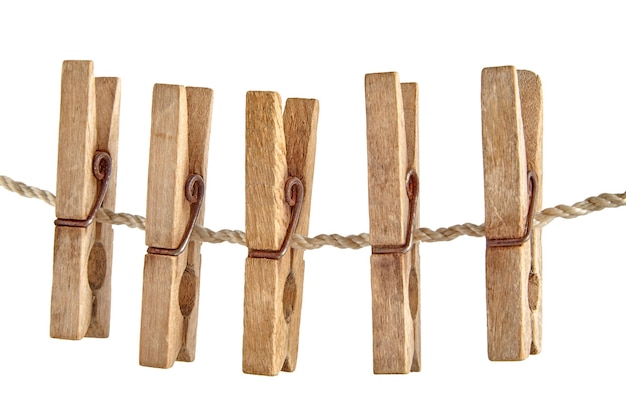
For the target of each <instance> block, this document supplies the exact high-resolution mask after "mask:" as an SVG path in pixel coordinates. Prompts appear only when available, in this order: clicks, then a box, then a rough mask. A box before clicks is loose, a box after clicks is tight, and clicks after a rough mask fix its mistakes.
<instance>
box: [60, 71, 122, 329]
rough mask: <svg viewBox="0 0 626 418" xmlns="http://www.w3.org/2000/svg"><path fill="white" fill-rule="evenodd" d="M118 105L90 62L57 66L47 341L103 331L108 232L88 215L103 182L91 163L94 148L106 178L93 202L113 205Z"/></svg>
mask: <svg viewBox="0 0 626 418" xmlns="http://www.w3.org/2000/svg"><path fill="white" fill-rule="evenodd" d="M119 106H120V82H119V79H117V78H98V79H94V76H93V63H92V62H91V61H65V62H64V63H63V75H62V80H61V113H60V122H59V153H58V168H57V204H56V216H57V221H56V222H55V224H56V225H57V226H56V227H55V239H54V260H53V279H52V298H51V307H50V311H51V316H50V336H51V337H53V338H63V339H72V340H77V339H81V338H83V337H84V336H88V337H107V336H108V335H109V325H110V311H111V266H112V264H111V263H112V254H113V230H112V227H111V226H110V225H103V224H100V223H97V222H96V221H95V220H93V216H95V210H97V209H98V207H99V205H98V204H97V202H98V198H99V196H100V194H101V193H100V192H101V189H102V184H103V183H102V182H99V181H98V180H96V177H95V176H94V169H93V165H94V159H96V151H98V153H100V155H104V154H103V153H102V152H105V153H106V154H108V156H109V159H108V160H107V161H108V162H109V163H108V167H109V169H110V175H109V177H108V181H107V183H108V188H107V189H106V194H104V197H103V199H104V200H103V201H102V203H101V206H102V207H105V208H108V209H111V210H113V209H115V186H116V173H117V148H118V131H119ZM103 164H105V165H106V164H107V162H106V161H105V162H103ZM100 167H105V166H103V165H100Z"/></svg>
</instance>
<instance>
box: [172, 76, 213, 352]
mask: <svg viewBox="0 0 626 418" xmlns="http://www.w3.org/2000/svg"><path fill="white" fill-rule="evenodd" d="M186 91H187V115H188V117H187V118H188V122H189V131H188V132H189V174H200V175H201V176H202V178H203V179H204V182H205V187H207V168H208V155H209V142H210V141H209V138H210V135H211V116H212V114H213V90H211V89H207V88H202V87H187V88H186ZM206 205H207V202H204V204H203V205H202V208H201V209H200V213H199V215H198V220H197V221H196V224H198V225H203V223H204V212H205V207H206ZM201 247H202V241H196V240H191V241H189V248H188V249H187V267H186V268H185V273H184V274H187V275H188V280H190V281H191V282H190V283H189V282H188V284H187V287H186V291H187V292H189V293H190V295H189V296H188V297H189V298H191V300H187V301H186V302H185V303H186V304H188V307H187V308H188V309H189V312H188V314H186V315H183V316H184V322H185V323H184V326H183V333H184V335H183V344H182V346H181V348H180V352H179V353H178V357H177V360H179V361H193V360H194V359H195V357H196V340H197V330H198V307H199V305H200V304H199V302H200V300H199V299H200V270H201V266H202V255H201V253H200V248H201ZM182 283H185V281H183V282H182ZM179 300H181V297H180V294H179ZM182 305H183V303H181V309H182V308H183V306H182ZM183 310H185V309H183Z"/></svg>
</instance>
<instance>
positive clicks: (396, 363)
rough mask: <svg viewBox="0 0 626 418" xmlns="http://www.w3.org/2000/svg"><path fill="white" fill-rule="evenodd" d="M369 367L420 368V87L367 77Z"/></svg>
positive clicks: (383, 76) (385, 76)
mask: <svg viewBox="0 0 626 418" xmlns="http://www.w3.org/2000/svg"><path fill="white" fill-rule="evenodd" d="M365 103H366V112H367V155H368V156H367V163H368V173H369V182H368V185H369V216H370V243H371V245H372V256H371V259H370V260H371V281H372V325H373V349H374V373H376V374H383V373H409V372H410V371H413V372H417V371H420V368H421V359H420V302H419V286H420V284H419V283H420V274H419V249H418V245H417V243H415V244H414V242H413V232H414V230H415V228H417V227H418V225H419V204H418V194H419V179H418V88H417V84H416V83H402V84H400V82H399V76H398V74H397V73H379V74H367V75H366V76H365Z"/></svg>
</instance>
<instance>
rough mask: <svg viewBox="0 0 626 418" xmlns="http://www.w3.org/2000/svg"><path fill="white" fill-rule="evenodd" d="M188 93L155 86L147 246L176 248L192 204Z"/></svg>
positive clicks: (147, 211) (175, 88)
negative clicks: (187, 193)
mask: <svg viewBox="0 0 626 418" xmlns="http://www.w3.org/2000/svg"><path fill="white" fill-rule="evenodd" d="M187 138H188V122H187V93H186V91H185V88H184V87H183V86H176V85H167V84H155V86H154V90H153V93H152V128H151V132H150V160H149V165H148V193H147V196H148V198H147V204H146V245H147V246H152V247H160V248H176V247H177V246H178V244H179V243H180V241H181V238H182V236H183V233H184V231H185V227H186V225H187V219H188V218H189V207H190V205H189V202H187V200H186V199H185V183H186V181H187V177H188V175H189V151H188V139H187Z"/></svg>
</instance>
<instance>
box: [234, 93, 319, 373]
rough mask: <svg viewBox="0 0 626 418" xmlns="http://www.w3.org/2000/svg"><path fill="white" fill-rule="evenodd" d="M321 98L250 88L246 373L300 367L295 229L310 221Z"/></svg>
mask: <svg viewBox="0 0 626 418" xmlns="http://www.w3.org/2000/svg"><path fill="white" fill-rule="evenodd" d="M318 114H319V104H318V101H317V100H313V99H288V100H287V103H286V105H285V112H284V114H283V111H282V106H281V98H280V95H279V94H278V93H275V92H260V91H251V92H248V94H247V96H246V240H247V245H248V250H249V253H248V257H247V258H246V264H245V286H244V334H243V361H242V368H243V371H244V373H251V374H260V375H277V374H278V373H279V372H280V371H281V370H283V371H293V370H295V367H296V361H297V354H298V341H299V328H300V317H301V309H302V286H303V280H304V260H303V253H304V251H303V250H295V249H291V248H290V240H291V236H292V235H293V233H297V234H303V235H306V234H307V233H308V226H309V214H310V205H311V189H312V184H313V167H314V164H315V144H316V136H317V120H318Z"/></svg>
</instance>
